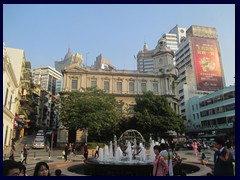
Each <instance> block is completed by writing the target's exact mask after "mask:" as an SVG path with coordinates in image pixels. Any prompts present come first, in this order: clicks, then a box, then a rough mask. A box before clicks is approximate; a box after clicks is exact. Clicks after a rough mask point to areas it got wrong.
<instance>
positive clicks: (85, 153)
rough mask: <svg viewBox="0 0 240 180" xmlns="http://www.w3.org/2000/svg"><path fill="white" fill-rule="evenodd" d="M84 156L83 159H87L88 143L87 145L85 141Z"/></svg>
mask: <svg viewBox="0 0 240 180" xmlns="http://www.w3.org/2000/svg"><path fill="white" fill-rule="evenodd" d="M84 158H85V160H87V159H88V145H87V143H85V144H84Z"/></svg>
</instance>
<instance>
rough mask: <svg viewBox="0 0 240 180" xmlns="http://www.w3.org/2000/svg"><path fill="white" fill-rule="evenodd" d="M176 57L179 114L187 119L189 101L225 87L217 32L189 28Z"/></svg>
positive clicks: (200, 28)
mask: <svg viewBox="0 0 240 180" xmlns="http://www.w3.org/2000/svg"><path fill="white" fill-rule="evenodd" d="M175 56H176V57H175V60H176V67H177V68H178V70H179V84H178V90H179V96H180V99H181V114H182V115H183V116H185V117H186V118H188V117H187V114H189V112H190V110H189V109H188V108H187V103H188V100H189V99H190V98H191V97H194V96H199V97H201V96H204V95H206V94H209V93H212V92H214V91H217V90H219V89H222V88H224V87H225V80H224V73H223V68H222V62H221V53H220V48H219V43H218V38H217V31H216V29H215V28H211V27H203V26H195V25H193V26H191V27H190V28H189V29H188V30H187V37H186V39H185V40H184V41H183V42H182V43H181V45H180V47H179V49H178V51H177V52H176V54H175ZM187 120H188V119H187Z"/></svg>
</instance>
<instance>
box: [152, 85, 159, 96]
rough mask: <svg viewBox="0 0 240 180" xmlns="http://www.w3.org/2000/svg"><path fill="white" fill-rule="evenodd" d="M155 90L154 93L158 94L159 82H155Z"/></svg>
mask: <svg viewBox="0 0 240 180" xmlns="http://www.w3.org/2000/svg"><path fill="white" fill-rule="evenodd" d="M153 92H154V94H158V83H153Z"/></svg>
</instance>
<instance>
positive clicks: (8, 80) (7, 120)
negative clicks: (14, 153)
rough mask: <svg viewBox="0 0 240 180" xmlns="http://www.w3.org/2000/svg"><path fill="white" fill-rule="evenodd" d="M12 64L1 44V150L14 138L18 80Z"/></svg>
mask: <svg viewBox="0 0 240 180" xmlns="http://www.w3.org/2000/svg"><path fill="white" fill-rule="evenodd" d="M13 63H14V61H13V60H12V59H11V58H10V56H9V54H8V52H7V49H6V47H5V44H4V43H3V150H4V149H5V147H8V146H10V145H11V139H12V138H13V137H14V118H15V112H16V105H15V102H16V101H17V95H18V86H19V79H18V78H17V76H16V74H15V72H14V67H13Z"/></svg>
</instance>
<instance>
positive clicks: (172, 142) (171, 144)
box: [169, 139, 176, 155]
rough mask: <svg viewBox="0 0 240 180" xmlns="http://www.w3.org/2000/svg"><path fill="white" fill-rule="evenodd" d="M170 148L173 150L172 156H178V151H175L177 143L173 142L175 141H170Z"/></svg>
mask: <svg viewBox="0 0 240 180" xmlns="http://www.w3.org/2000/svg"><path fill="white" fill-rule="evenodd" d="M169 146H170V148H171V150H172V155H176V151H175V146H176V145H175V142H174V141H173V139H171V140H169Z"/></svg>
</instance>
